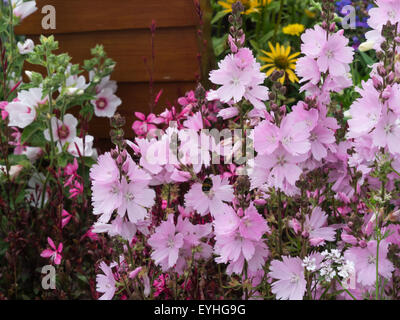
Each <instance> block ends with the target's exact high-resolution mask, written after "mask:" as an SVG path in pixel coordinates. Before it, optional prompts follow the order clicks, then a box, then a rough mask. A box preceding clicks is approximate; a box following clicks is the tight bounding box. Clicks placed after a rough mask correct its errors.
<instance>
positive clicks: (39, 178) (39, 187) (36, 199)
mask: <svg viewBox="0 0 400 320" xmlns="http://www.w3.org/2000/svg"><path fill="white" fill-rule="evenodd" d="M45 180H46V177H45V176H44V174H43V173H41V172H39V173H36V172H35V173H34V174H33V175H32V177H31V178H30V179H29V181H28V187H29V188H28V189H27V190H26V191H27V195H26V197H27V198H28V200H32V201H31V205H32V206H34V207H36V208H39V207H40V206H41V204H42V201H43V204H45V203H47V201H48V199H49V195H48V192H43V185H44V182H45ZM43 197H44V199H43Z"/></svg>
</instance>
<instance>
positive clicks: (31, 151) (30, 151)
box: [22, 147, 42, 162]
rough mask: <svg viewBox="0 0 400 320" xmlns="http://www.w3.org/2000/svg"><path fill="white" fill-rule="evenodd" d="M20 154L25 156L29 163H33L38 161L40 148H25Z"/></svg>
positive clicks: (40, 152)
mask: <svg viewBox="0 0 400 320" xmlns="http://www.w3.org/2000/svg"><path fill="white" fill-rule="evenodd" d="M22 154H24V155H26V156H27V158H28V159H29V160H30V161H32V162H33V161H35V160H37V159H39V157H40V156H41V154H42V148H40V147H25V150H24V151H23V152H22Z"/></svg>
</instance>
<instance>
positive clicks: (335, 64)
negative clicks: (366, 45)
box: [317, 31, 354, 77]
mask: <svg viewBox="0 0 400 320" xmlns="http://www.w3.org/2000/svg"><path fill="white" fill-rule="evenodd" d="M348 43H349V39H347V38H346V37H345V36H343V34H342V33H341V32H340V31H339V32H338V33H336V34H333V35H330V36H329V38H328V41H327V42H326V43H325V45H324V46H323V47H322V50H321V53H320V55H319V57H318V59H317V63H318V67H319V70H320V71H321V72H326V71H328V70H329V73H330V74H331V75H332V76H334V77H339V76H343V75H345V74H346V73H347V72H348V64H349V63H351V62H352V61H353V55H354V52H353V51H354V49H353V48H352V47H349V46H347V44H348Z"/></svg>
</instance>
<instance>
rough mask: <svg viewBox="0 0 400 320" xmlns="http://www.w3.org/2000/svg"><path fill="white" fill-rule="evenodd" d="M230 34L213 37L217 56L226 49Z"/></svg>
mask: <svg viewBox="0 0 400 320" xmlns="http://www.w3.org/2000/svg"><path fill="white" fill-rule="evenodd" d="M227 39H228V35H224V36H222V37H221V38H215V37H214V38H212V42H213V47H214V53H215V56H217V57H218V56H220V55H221V54H222V53H223V52H224V51H225V49H226V40H227Z"/></svg>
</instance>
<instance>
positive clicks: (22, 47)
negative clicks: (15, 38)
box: [17, 39, 35, 54]
mask: <svg viewBox="0 0 400 320" xmlns="http://www.w3.org/2000/svg"><path fill="white" fill-rule="evenodd" d="M17 46H18V51H19V53H20V54H28V53H30V52H32V51H33V49H34V48H35V44H34V43H33V41H32V39H26V40H25V42H24V43H22V42H18V44H17Z"/></svg>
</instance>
